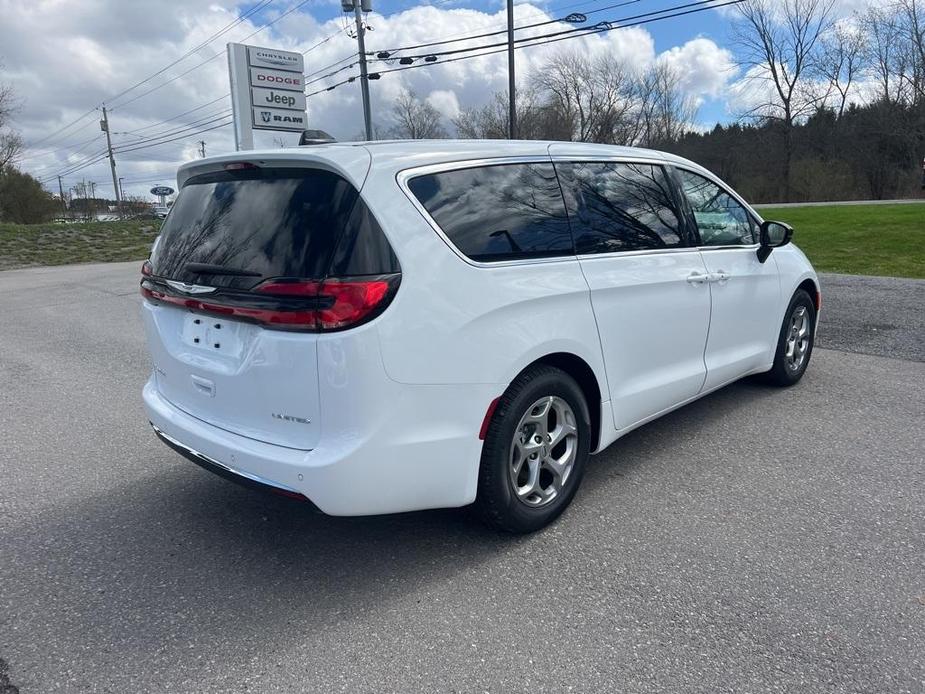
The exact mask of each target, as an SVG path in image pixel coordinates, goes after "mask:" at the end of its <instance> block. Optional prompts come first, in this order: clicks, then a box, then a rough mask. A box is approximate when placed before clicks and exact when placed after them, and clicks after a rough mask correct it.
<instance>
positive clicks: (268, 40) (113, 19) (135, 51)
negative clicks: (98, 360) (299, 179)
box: [0, 0, 731, 194]
mask: <svg viewBox="0 0 925 694" xmlns="http://www.w3.org/2000/svg"><path fill="white" fill-rule="evenodd" d="M314 6H315V5H314V4H311V5H306V6H305V7H304V8H303V9H302V10H300V11H298V12H293V13H292V14H290V15H288V16H286V17H284V18H283V19H281V20H280V21H279V22H278V23H277V24H276V25H274V26H273V27H272V28H271V29H269V30H264V31H262V32H261V33H259V34H258V35H256V36H254V37H253V38H251V39H249V40H248V41H247V42H248V43H255V44H262V45H269V46H275V47H279V48H284V49H291V50H300V51H305V50H308V49H309V48H311V47H312V46H315V45H316V44H318V43H319V42H320V41H322V39H324V38H326V37H329V36H331V35H332V34H334V37H333V38H331V39H330V40H328V41H326V42H324V43H322V44H321V45H318V46H317V47H316V48H314V49H313V50H311V51H310V52H309V53H308V54H307V55H306V60H305V65H306V73H309V74H311V73H313V72H316V71H318V70H321V69H322V68H325V67H326V66H329V65H330V64H331V63H334V62H336V61H339V60H341V59H344V58H347V60H346V61H345V62H343V63H340V65H350V64H351V63H352V62H353V61H352V58H351V56H353V55H355V52H356V43H355V41H354V40H353V39H352V38H350V37H349V36H348V35H347V34H346V33H344V32H343V31H342V29H343V26H344V25H343V20H342V18H341V17H339V16H338V17H335V18H333V19H330V20H328V21H324V22H319V21H318V20H316V19H315V18H314V17H312V16H311V15H310V14H308V13H307V11H308V10H310V9H311V8H312V7H314ZM69 7H70V3H64V2H63V1H62V0H57V1H52V0H46V1H45V2H29V3H26V2H22V1H21V0H0V16H2V17H3V22H2V23H0V63H3V64H4V70H3V76H2V81H4V82H10V83H11V84H12V85H13V87H14V88H15V89H16V90H17V92H18V93H19V96H20V97H21V98H22V101H23V108H22V110H21V112H20V113H19V116H18V122H17V123H16V125H17V127H18V128H19V129H20V130H21V131H22V134H23V136H24V138H25V140H26V141H27V142H36V141H38V140H40V139H42V138H43V137H45V136H46V135H48V134H51V133H53V132H55V131H56V130H58V129H59V128H61V127H62V126H64V125H66V124H67V123H69V122H70V121H72V120H74V119H76V118H78V117H79V116H81V115H82V114H83V113H85V112H86V111H87V110H88V109H90V108H91V107H92V106H93V105H94V104H98V103H100V102H103V101H106V102H107V103H108V104H109V105H110V106H111V130H112V131H113V137H114V142H115V144H116V145H117V147H121V148H131V146H132V143H133V142H138V141H139V139H140V137H144V136H150V135H152V134H155V133H158V132H169V131H170V130H172V129H179V128H182V127H184V125H187V124H190V123H193V122H195V121H197V120H199V119H203V120H208V118H207V117H209V116H212V117H216V118H217V117H218V116H219V115H220V114H221V113H222V112H223V111H225V110H227V109H228V108H230V106H229V104H228V101H227V99H225V98H223V95H225V94H226V93H227V91H228V76H227V67H226V64H225V60H224V57H223V56H224V43H225V42H226V41H242V40H243V39H244V37H246V36H247V35H248V34H250V33H251V32H253V31H255V30H256V29H257V28H258V27H259V26H260V24H261V23H263V22H265V21H267V20H268V19H272V18H274V17H278V16H279V15H280V13H281V12H284V11H285V9H286V8H287V6H286V5H282V9H276V10H274V13H275V14H274V13H270V14H266V13H261V14H260V17H259V20H256V19H251V18H249V19H247V20H245V21H243V22H241V23H240V24H239V25H237V26H235V27H234V28H233V29H232V30H231V31H229V32H228V33H227V34H226V35H224V36H222V37H220V38H218V39H216V40H214V41H212V42H211V44H210V45H209V46H208V47H206V48H203V49H200V50H199V51H198V52H197V54H196V55H194V56H191V57H189V58H186V59H185V60H183V61H182V62H180V63H179V64H178V65H176V66H174V67H172V68H170V69H168V70H166V71H165V72H164V73H163V74H162V75H160V76H158V77H156V78H154V79H153V80H151V82H149V83H146V84H145V85H143V86H142V87H140V88H139V89H137V90H133V91H132V92H130V93H129V94H127V95H125V96H123V97H121V98H115V99H113V97H114V96H115V95H116V94H118V93H119V92H121V91H122V90H124V89H125V88H127V87H129V86H131V85H132V84H134V83H136V82H138V81H139V80H140V79H142V78H144V77H147V76H149V75H151V74H152V73H153V72H155V71H156V70H158V69H160V68H162V67H164V66H165V65H167V64H168V63H170V62H171V61H173V60H175V59H177V58H179V57H180V56H181V55H183V54H184V53H185V52H187V51H189V50H190V49H192V48H194V47H195V46H197V45H198V44H200V43H202V42H204V41H205V40H206V39H208V38H209V37H210V36H211V35H213V34H214V33H216V32H218V31H219V30H221V29H222V28H223V27H225V26H226V25H227V24H228V23H229V22H232V21H234V19H235V17H236V16H237V15H238V13H239V12H243V11H246V10H247V9H248V7H250V5H240V4H239V0H162V1H161V2H160V3H159V4H158V6H157V11H156V13H154V12H153V11H152V8H151V5H150V4H149V3H141V2H134V1H128V0H84V1H83V2H82V3H81V8H80V9H81V11H80V12H73V11H68V9H69ZM271 7H275V4H274V5H271ZM288 7H291V5H290V6H288ZM495 7H496V8H497V9H496V10H494V9H493V10H492V11H488V12H485V11H477V10H473V9H466V8H460V7H454V6H453V4H452V3H443V4H440V5H421V6H418V7H414V8H411V9H408V10H406V11H402V12H397V13H395V14H392V15H390V16H385V17H384V16H382V15H381V14H378V13H371V14H370V15H369V16H368V22H369V24H370V26H371V27H372V28H373V31H372V32H370V33H369V35H368V42H367V48H368V49H369V50H375V51H378V50H382V49H386V48H394V47H399V46H406V45H410V44H416V43H423V42H430V41H433V40H435V39H440V38H452V37H457V36H461V35H469V34H474V33H483V32H488V31H495V30H501V29H504V28H505V26H506V20H505V9H504V6H503V3H500V2H499V3H497V4H496V5H495ZM516 16H517V24H519V25H520V24H526V23H532V22H536V21H544V20H546V19H548V18H550V17H551V15H550V14H548V13H547V12H546V11H545V10H543V9H542V7H541V6H537V5H536V4H535V3H534V4H529V3H521V4H518V5H517V8H516ZM557 28H558V27H557V26H556V25H547V26H543V27H537V28H535V29H530V30H527V31H524V32H522V35H528V34H529V35H540V34H543V33H548V32H550V31H552V30H556V29H557ZM563 28H565V27H563ZM504 38H505V37H504V35H503V34H502V35H499V36H496V37H490V38H486V39H481V40H479V41H468V42H461V43H457V44H446V45H442V46H435V47H433V48H430V49H424V50H422V51H408V52H405V53H404V54H403V55H422V54H424V52H425V51H427V50H432V51H437V50H441V49H442V50H447V49H455V48H465V47H472V46H474V45H479V44H480V43H495V42H502V41H504ZM566 47H568V48H572V47H579V48H580V49H582V50H585V51H587V52H588V53H589V54H592V55H598V54H605V53H606V54H610V55H614V56H616V57H617V58H621V59H623V60H624V61H625V62H626V63H627V64H628V65H630V66H631V67H634V68H636V69H642V68H644V67H646V66H648V65H651V64H652V63H653V62H654V61H655V60H664V61H668V62H672V63H674V64H676V65H677V66H678V67H679V68H682V69H683V74H684V80H685V82H684V84H685V86H686V88H687V89H688V90H690V92H691V93H692V95H694V96H696V97H697V98H703V97H710V96H715V95H717V94H719V93H720V92H721V91H722V90H723V87H724V85H725V84H726V82H727V80H728V79H729V75H730V61H731V57H730V56H729V54H728V52H727V51H725V50H723V49H721V48H719V47H718V46H716V44H714V43H713V42H712V41H710V40H708V39H704V38H697V39H693V40H692V41H689V42H687V43H686V44H684V45H682V46H679V47H676V48H672V49H669V50H667V51H665V52H664V53H662V54H661V55H656V52H655V44H654V41H653V39H652V36H651V35H650V34H649V33H648V31H646V30H645V29H644V28H642V27H632V28H627V29H619V30H616V31H611V32H608V33H606V34H597V35H590V36H586V37H584V38H581V39H578V40H574V41H568V42H560V43H556V44H551V45H548V46H539V47H535V48H528V49H525V50H518V51H517V53H516V68H517V73H518V81H519V82H523V81H524V80H527V79H529V76H530V75H531V74H534V73H535V71H536V70H538V69H539V67H540V66H541V65H542V63H543V62H544V61H545V60H546V59H548V58H549V57H550V56H551V55H552V54H553V53H554V52H556V51H559V50H562V49H565V48H566ZM210 57H212V58H213V59H212V60H208V59H209V58H210ZM451 57H453V56H446V58H443V59H441V61H440V62H438V63H436V64H434V65H430V66H428V67H426V68H421V69H417V68H415V69H411V70H407V71H402V72H394V73H391V74H384V75H383V76H382V79H380V80H377V81H373V82H371V84H370V88H371V89H370V91H371V93H372V107H373V113H374V118H375V119H376V120H377V121H380V122H383V123H385V122H386V121H387V120H388V111H389V105H390V102H391V100H392V99H393V98H394V96H395V95H396V94H397V93H398V92H399V91H400V90H401V89H402V88H403V87H407V88H411V89H413V90H414V91H415V92H417V93H418V94H419V95H421V96H422V97H425V98H427V99H428V101H429V102H430V103H431V104H433V105H434V107H435V108H437V109H438V110H439V111H440V112H441V113H442V114H444V116H445V117H446V118H447V119H451V118H452V117H454V116H455V115H456V114H457V113H458V112H459V110H460V108H465V107H468V106H472V105H480V104H483V103H485V102H487V101H488V99H489V98H490V97H491V95H492V93H493V92H496V91H499V90H505V89H506V87H507V58H506V55H505V53H504V52H499V53H496V54H494V55H487V56H484V57H480V58H475V59H471V60H464V61H458V62H445V61H446V59H447V58H451ZM207 60H208V62H205V61H207ZM420 62H421V61H420V59H418V60H416V61H415V63H416V64H420ZM200 63H204V65H203V66H202V67H201V68H198V69H196V70H194V71H192V72H190V73H189V74H188V75H185V76H182V77H180V78H179V79H175V80H173V81H171V82H170V83H169V84H167V85H166V86H164V87H163V88H162V89H158V90H156V91H154V92H152V93H151V94H150V95H148V96H143V97H142V98H138V99H137V100H134V101H132V102H131V103H129V102H128V99H129V98H134V97H137V96H139V95H141V94H142V93H143V92H144V91H146V90H148V89H151V88H152V87H154V86H157V85H158V84H161V83H164V82H166V81H167V80H168V79H171V78H174V77H176V76H178V75H180V74H181V73H182V72H184V71H186V70H189V69H190V68H192V67H194V66H196V65H198V64H200ZM441 63H442V64H441ZM335 67H337V66H335ZM396 67H402V66H401V65H399V64H398V63H397V62H395V61H393V62H381V61H373V62H372V63H371V64H370V70H374V71H384V70H389V69H392V68H396ZM357 71H358V70H357V68H356V67H355V66H353V67H350V68H349V69H346V70H343V71H342V72H340V73H338V75H337V76H336V77H332V78H328V79H325V80H322V81H320V82H318V83H316V84H313V85H310V88H309V91H311V90H312V89H318V88H322V87H324V86H327V85H330V84H332V83H336V82H339V81H341V80H342V79H346V78H347V77H348V76H350V75H353V74H355V73H356V72H357ZM212 100H217V101H216V103H215V104H213V105H211V106H208V107H205V108H203V109H200V110H197V111H195V112H194V113H191V114H189V115H188V116H184V117H183V118H181V119H179V120H176V121H171V122H168V123H166V124H160V125H158V123H159V122H160V121H164V120H165V119H168V118H171V117H173V116H176V115H177V114H180V113H182V112H183V111H187V110H189V109H193V108H196V107H197V106H199V105H201V104H203V103H206V102H208V101H212ZM308 109H309V111H308V113H309V121H310V124H311V126H312V127H317V128H321V129H324V130H327V131H329V132H331V133H332V134H333V135H334V136H335V137H337V138H339V139H345V138H350V137H353V136H355V135H356V134H357V133H358V132H360V131H361V129H362V108H361V104H360V96H359V85H358V83H356V82H354V83H351V84H344V85H341V86H338V87H337V88H336V89H334V90H332V91H330V92H327V91H325V92H322V93H321V94H318V95H317V96H315V97H312V98H310V99H309V104H308ZM97 118H98V117H97V116H96V115H95V114H92V115H91V116H90V117H87V118H85V119H84V120H82V121H81V122H80V123H78V125H77V126H76V127H73V128H70V129H69V130H67V131H66V132H65V134H64V135H60V136H56V137H55V138H53V139H51V140H50V141H49V142H48V145H47V146H46V145H42V147H41V148H40V149H38V150H31V151H29V152H27V157H28V158H26V159H24V161H23V162H22V165H23V167H24V168H25V169H26V170H29V171H31V172H33V173H35V174H36V175H38V176H40V177H44V176H50V175H53V174H55V173H57V172H59V171H61V170H63V169H64V168H65V166H66V165H67V164H68V163H71V164H74V163H79V162H81V161H83V160H84V159H85V158H86V157H88V156H89V155H92V154H95V153H96V152H98V151H100V150H101V149H102V147H103V139H102V133H100V131H99V127H98V125H97ZM132 131H139V132H136V133H133V134H125V133H131V132H132ZM177 137H179V138H180V139H178V140H177V141H176V142H172V143H167V144H164V145H161V146H158V147H152V148H149V149H140V150H136V151H124V152H123V153H121V154H119V155H118V165H119V175H120V176H122V177H124V178H125V179H126V185H125V188H126V190H127V191H128V192H131V193H142V192H145V191H146V190H147V188H149V187H150V183H151V182H153V181H148V180H147V179H154V178H156V179H158V182H167V181H169V180H170V178H171V177H172V174H173V171H174V169H175V167H176V165H177V164H178V163H179V162H180V161H183V160H184V159H189V158H193V157H195V156H197V152H196V143H197V142H198V140H200V139H204V140H205V141H206V142H207V153H209V154H215V153H218V152H222V151H230V150H231V149H233V140H232V135H231V132H230V128H223V129H221V130H213V131H211V132H206V133H203V134H197V133H195V132H192V131H190V132H187V133H179V134H178V135H177ZM94 138H95V139H94ZM274 138H282V140H283V141H284V142H286V143H289V144H295V142H297V140H298V135H296V134H277V133H266V132H261V133H256V137H255V139H256V143H257V145H258V146H273V140H274ZM88 141H89V142H88ZM78 145H80V146H79V147H78ZM84 176H86V178H87V179H88V180H89V179H92V180H95V181H97V182H98V183H99V184H100V186H101V190H102V191H103V192H104V194H111V193H107V188H106V186H107V183H106V182H107V181H108V180H109V171H108V166H107V165H106V162H105V161H102V162H100V163H99V164H96V165H93V166H90V167H87V168H86V169H83V170H81V171H79V172H77V173H75V174H73V175H71V176H69V177H68V179H67V180H66V181H65V184H66V185H68V184H71V185H72V184H73V183H74V182H75V181H76V180H79V179H80V178H82V177H84Z"/></svg>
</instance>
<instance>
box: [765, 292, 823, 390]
mask: <svg viewBox="0 0 925 694" xmlns="http://www.w3.org/2000/svg"><path fill="white" fill-rule="evenodd" d="M815 337H816V305H815V304H814V303H813V300H812V299H811V298H810V296H809V294H807V293H806V292H805V291H804V290H802V289H798V290H797V291H796V293H795V294H794V295H793V298H792V299H790V305H789V306H788V307H787V311H786V312H785V313H784V322H783V324H782V325H781V328H780V335H779V336H778V338H777V351H776V352H775V354H774V366H773V367H771V370H770V371H768V372H766V373H764V374H762V377H763V379H764V381H765V382H766V383H769V384H771V385H775V386H781V387H787V386H792V385H794V384H795V383H797V382H798V381H799V380H800V379H801V378H803V374H804V373H805V372H806V367H807V366H809V359H810V357H811V356H812V354H813V344H814V341H815Z"/></svg>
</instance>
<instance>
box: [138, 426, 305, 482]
mask: <svg viewBox="0 0 925 694" xmlns="http://www.w3.org/2000/svg"><path fill="white" fill-rule="evenodd" d="M150 424H151V428H152V429H154V433H155V434H157V435H158V436H160V437H161V438H163V439H165V440H167V441H170V443H172V444H173V445H174V446H176V447H178V448H182V449H183V450H184V451H186V452H187V453H189V454H190V455H193V456H196V457H197V458H201V459H202V460H204V461H205V462H207V463H209V464H211V465H216V466H218V467H220V468H222V469H223V470H225V471H227V472H230V473H231V474H233V475H237V476H238V477H243V478H244V479H248V480H250V481H251V482H258V483H259V484H262V485H265V486H267V487H276V488H277V489H282V490H285V491H287V492H293V493H295V494H301V493H302V492H300V491H299V490H298V489H293V488H292V487H287V486H286V485H285V484H281V483H279V482H275V481H272V480H268V479H266V478H265V477H261V476H260V475H255V474H253V473H250V472H244V471H243V470H237V469H235V468H233V467H231V466H229V465H226V464H225V463H222V462H219V461H218V460H216V459H215V458H210V457H209V456H207V455H205V454H204V453H200V452H199V451H197V450H195V449H194V448H190V447H189V446H187V445H186V444H185V443H182V442H180V441H177V440H176V439H175V438H174V437H173V436H171V435H170V434H167V433H165V432H164V431H162V430H161V429H159V428H158V427H157V425H156V424H154V423H153V422H150Z"/></svg>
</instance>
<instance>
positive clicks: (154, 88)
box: [119, 0, 310, 108]
mask: <svg viewBox="0 0 925 694" xmlns="http://www.w3.org/2000/svg"><path fill="white" fill-rule="evenodd" d="M309 2H310V0H302V2H300V3H298V4H297V5H295V6H293V7H291V8H289V9H288V10H287V11H286V12H284V13H283V14H281V15H280V16H279V17H277V18H276V19H274V20H273V21H271V22H267V23H266V24H264V25H263V26H261V27H259V28H258V29H256V30H255V31H252V32H251V33H250V34H248V35H247V36H245V37H244V38H243V39H241V40H240V41H239V42H238V43H243V42H244V41H247V40H248V39H249V38H251V37H253V36H256V35H257V34H259V33H260V32H261V31H263V30H264V29H266V28H268V27H271V26H273V25H274V24H276V22H278V21H280V20H281V19H283V18H284V17H287V16H289V15H290V14H292V13H293V12H295V11H296V10H298V9H299V8H300V7H302V6H303V5H306V4H308V3H309ZM221 55H223V54H222V53H216V54H215V55H213V56H212V57H211V58H207V59H206V60H203V61H202V62H201V63H197V64H196V65H194V66H193V67H191V68H190V69H189V70H186V71H184V72H181V73H180V74H179V75H176V76H175V77H171V78H170V79H169V80H167V81H165V82H162V83H161V84H159V85H157V86H156V87H152V88H151V89H149V90H147V91H145V92H142V93H141V94H138V95H137V96H133V97H132V98H131V99H129V100H127V101H123V102H122V103H121V104H119V108H125V107H126V106H127V105H128V104H131V103H133V102H135V101H138V100H139V99H143V98H144V97H146V96H147V95H148V94H152V93H154V92H156V91H158V90H159V89H163V88H164V87H166V86H167V85H168V84H171V83H172V82H176V81H177V80H178V79H180V78H181V77H186V75H188V74H190V73H191V72H194V71H195V70H198V69H199V68H201V67H202V66H203V65H207V64H208V63H211V62H212V61H213V60H215V59H216V58H218V57H220V56H221Z"/></svg>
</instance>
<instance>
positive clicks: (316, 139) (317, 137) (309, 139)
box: [299, 130, 337, 147]
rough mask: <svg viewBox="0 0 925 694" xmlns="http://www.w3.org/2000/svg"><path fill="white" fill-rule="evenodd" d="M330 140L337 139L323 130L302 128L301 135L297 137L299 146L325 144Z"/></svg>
mask: <svg viewBox="0 0 925 694" xmlns="http://www.w3.org/2000/svg"><path fill="white" fill-rule="evenodd" d="M331 142H337V140H335V139H334V138H333V137H331V136H330V135H328V133H326V132H325V131H324V130H303V131H302V137H300V138H299V146H300V147H302V146H304V145H326V144H329V143H331Z"/></svg>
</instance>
